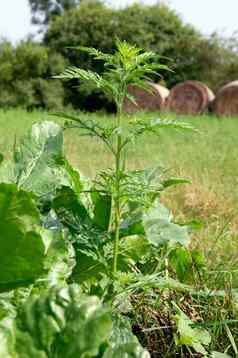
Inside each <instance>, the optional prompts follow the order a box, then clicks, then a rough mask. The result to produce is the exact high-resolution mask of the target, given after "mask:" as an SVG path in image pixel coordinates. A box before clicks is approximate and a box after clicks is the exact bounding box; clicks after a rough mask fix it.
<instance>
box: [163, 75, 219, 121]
mask: <svg viewBox="0 0 238 358" xmlns="http://www.w3.org/2000/svg"><path fill="white" fill-rule="evenodd" d="M214 98H215V96H214V94H213V92H212V91H211V90H210V89H209V88H208V87H207V86H206V85H205V84H203V83H202V82H198V81H185V82H183V83H179V84H178V85H176V86H174V87H173V88H172V89H171V91H170V95H169V97H168V100H167V108H168V109H169V110H170V111H173V112H176V113H179V114H200V113H203V112H204V111H206V110H207V109H208V108H209V107H210V104H211V102H212V101H213V100H214Z"/></svg>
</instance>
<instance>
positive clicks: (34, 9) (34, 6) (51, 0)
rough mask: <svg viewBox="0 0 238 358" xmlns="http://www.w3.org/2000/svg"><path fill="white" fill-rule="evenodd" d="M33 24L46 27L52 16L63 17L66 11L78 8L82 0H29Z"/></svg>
mask: <svg viewBox="0 0 238 358" xmlns="http://www.w3.org/2000/svg"><path fill="white" fill-rule="evenodd" d="M28 1H29V5H30V8H31V13H32V23H33V24H43V25H46V24H48V22H49V21H50V19H51V17H52V16H57V15H62V14H63V13H64V11H66V10H69V9H72V8H75V7H77V6H78V4H79V2H80V0H28Z"/></svg>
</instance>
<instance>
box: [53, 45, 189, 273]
mask: <svg viewBox="0 0 238 358" xmlns="http://www.w3.org/2000/svg"><path fill="white" fill-rule="evenodd" d="M77 49H78V50H80V51H84V52H86V53H88V54H89V55H90V56H92V57H93V58H94V59H95V60H96V61H103V62H104V72H103V73H102V74H101V75H99V74H97V73H95V72H92V71H90V70H84V69H81V68H77V67H70V68H68V69H66V70H65V71H64V72H63V73H62V74H60V75H58V76H56V77H57V78H60V79H64V80H71V79H78V80H79V85H80V86H87V87H89V88H96V89H98V90H101V91H102V92H104V93H105V94H106V96H107V97H108V98H110V99H111V100H113V101H114V103H115V105H116V116H115V121H114V123H113V124H112V125H111V126H109V127H104V126H102V125H100V124H99V123H98V122H97V121H96V120H95V121H94V120H89V121H85V120H82V119H80V117H77V116H71V115H67V114H62V113H58V114H57V115H58V116H61V117H64V118H66V119H68V120H69V121H70V122H68V124H67V127H68V128H69V127H70V128H72V127H74V128H75V127H76V128H80V129H81V130H82V133H83V134H86V135H90V136H93V137H95V136H96V137H98V138H100V139H101V140H102V141H103V142H104V143H105V144H106V146H107V147H108V149H109V150H110V152H111V153H112V155H113V156H114V161H115V167H114V169H112V170H109V171H106V172H104V173H100V175H99V176H98V178H97V179H98V180H97V181H96V185H97V189H96V190H98V191H99V192H101V193H102V192H104V193H107V194H108V195H110V197H111V199H112V211H111V217H110V223H109V225H108V230H110V231H113V236H114V249H113V259H112V272H113V274H115V273H116V272H117V269H118V255H119V241H120V237H121V236H122V232H123V230H122V228H123V227H125V223H124V224H123V222H122V221H123V219H124V218H125V217H126V216H127V220H128V219H129V218H128V215H127V214H128V210H131V207H133V208H134V211H136V210H137V211H138V212H139V211H140V212H141V208H142V207H144V208H145V207H146V201H148V200H149V206H151V204H152V203H154V201H155V199H156V198H157V197H158V196H159V193H160V191H161V189H162V185H161V184H159V185H157V184H155V181H154V180H152V179H151V176H153V173H154V171H152V172H150V173H149V172H147V171H135V172H130V173H128V172H127V171H126V166H125V163H126V159H127V158H126V148H127V146H128V145H129V144H130V143H131V142H133V141H134V140H135V139H138V137H139V136H140V135H142V134H143V133H144V132H152V133H157V132H158V130H159V129H161V128H164V127H171V128H175V129H181V128H183V129H189V128H190V127H189V126H188V125H186V124H185V123H181V122H174V121H166V120H163V121H162V120H160V119H154V120H149V121H148V120H140V119H136V118H133V119H131V120H128V121H127V122H126V123H125V121H123V120H122V118H123V107H124V102H125V100H126V99H128V100H129V101H131V102H133V103H136V100H135V98H134V97H133V96H132V95H131V94H130V93H129V91H128V88H129V86H130V85H133V86H137V87H141V88H143V89H145V90H147V91H150V90H151V86H150V84H149V81H150V80H151V78H152V77H154V76H158V72H159V71H164V70H168V67H167V66H166V65H164V64H160V63H159V56H158V55H156V54H155V53H154V52H143V51H142V50H141V49H140V48H138V47H136V46H131V45H129V44H128V43H126V42H121V41H118V42H117V43H116V51H115V53H114V54H104V53H102V52H100V51H98V50H96V49H94V48H86V47H79V48H77ZM138 200H139V201H140V202H139V203H138ZM139 208H140V209H139Z"/></svg>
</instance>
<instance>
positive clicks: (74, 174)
mask: <svg viewBox="0 0 238 358" xmlns="http://www.w3.org/2000/svg"><path fill="white" fill-rule="evenodd" d="M63 162H64V168H65V170H66V171H67V173H68V174H69V176H70V178H71V180H72V184H73V185H72V186H73V189H74V191H75V193H76V194H77V196H78V197H79V195H80V193H81V190H82V189H83V183H82V180H81V177H80V173H79V172H78V170H76V169H74V168H73V167H72V165H71V164H70V162H69V161H68V160H67V159H65V158H64V160H63Z"/></svg>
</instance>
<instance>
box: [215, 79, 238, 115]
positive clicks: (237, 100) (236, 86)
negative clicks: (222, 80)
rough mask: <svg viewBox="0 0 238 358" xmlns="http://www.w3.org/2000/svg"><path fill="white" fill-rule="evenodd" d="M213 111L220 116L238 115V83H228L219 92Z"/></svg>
mask: <svg viewBox="0 0 238 358" xmlns="http://www.w3.org/2000/svg"><path fill="white" fill-rule="evenodd" d="M212 109H213V111H214V112H215V113H216V114H217V115H219V116H237V115H238V81H233V82H230V83H228V84H227V85H225V86H223V87H222V88H221V89H220V90H219V91H218V92H217V95H216V98H215V100H214V102H213V105H212Z"/></svg>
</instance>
